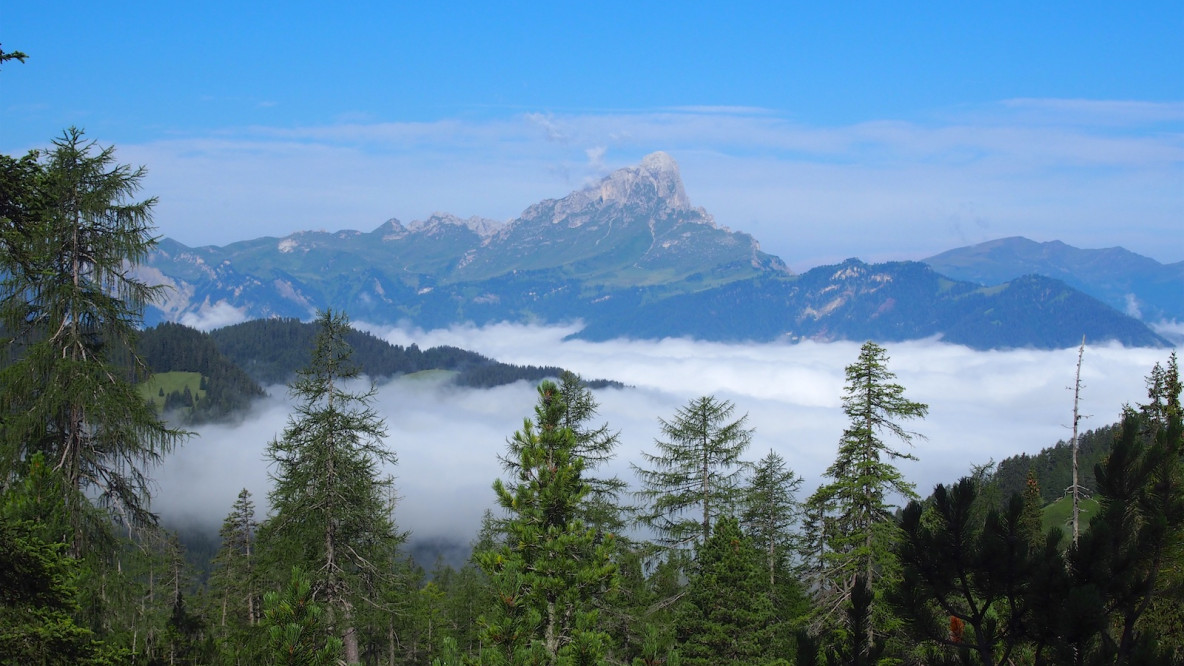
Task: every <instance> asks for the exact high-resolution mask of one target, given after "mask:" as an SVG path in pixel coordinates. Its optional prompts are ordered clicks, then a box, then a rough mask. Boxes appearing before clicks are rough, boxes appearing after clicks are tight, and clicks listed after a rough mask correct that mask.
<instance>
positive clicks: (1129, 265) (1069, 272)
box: [925, 236, 1184, 323]
mask: <svg viewBox="0 0 1184 666" xmlns="http://www.w3.org/2000/svg"><path fill="white" fill-rule="evenodd" d="M1181 248H1184V245H1182V246H1181ZM925 263H926V264H928V265H929V267H930V268H932V269H933V270H935V271H937V272H938V273H941V274H942V275H945V276H947V277H951V278H954V279H955V280H969V281H971V282H977V283H979V284H983V285H988V286H989V285H996V284H1002V283H1004V282H1008V281H1010V280H1014V279H1015V278H1017V277H1020V276H1022V275H1044V276H1047V277H1051V278H1056V279H1058V280H1061V281H1062V282H1064V283H1065V284H1067V285H1069V286H1070V287H1073V288H1074V289H1079V290H1081V291H1083V292H1085V293H1087V294H1089V295H1090V296H1093V297H1094V298H1097V299H1098V300H1100V301H1102V302H1103V303H1105V304H1107V305H1109V306H1110V307H1112V308H1115V309H1116V310H1120V311H1122V312H1125V313H1126V314H1129V315H1131V316H1132V317H1135V318H1137V319H1140V320H1142V321H1144V322H1147V323H1155V322H1160V321H1178V322H1184V261H1180V262H1177V263H1174V264H1166V265H1165V264H1161V263H1159V262H1158V261H1156V260H1154V259H1151V258H1149V257H1144V256H1143V255H1140V254H1135V253H1134V252H1131V251H1129V250H1126V249H1123V248H1121V247H1110V248H1105V249H1102V250H1082V249H1078V248H1075V247H1072V246H1070V245H1065V244H1064V243H1062V242H1060V241H1050V242H1047V243H1037V242H1036V241H1032V240H1028V239H1027V238H1021V237H1018V236H1017V237H1012V238H1001V239H999V240H994V241H990V242H987V243H980V244H978V245H972V246H970V247H962V248H958V249H955V250H949V251H947V252H942V253H941V254H939V255H936V256H933V257H930V258H928V259H926V260H925Z"/></svg>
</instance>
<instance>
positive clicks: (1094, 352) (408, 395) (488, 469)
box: [155, 324, 1168, 541]
mask: <svg viewBox="0 0 1184 666" xmlns="http://www.w3.org/2000/svg"><path fill="white" fill-rule="evenodd" d="M574 330H576V328H575V327H566V328H563V327H531V326H519V325H508V324H507V325H498V326H490V327H484V328H472V327H467V328H466V327H462V328H453V329H449V330H439V331H430V332H423V331H406V330H382V331H377V330H376V331H375V332H376V333H379V334H381V335H383V336H384V337H386V338H387V339H388V340H390V341H392V342H396V343H399V344H408V343H410V342H416V343H417V344H419V345H420V346H421V347H429V346H433V345H440V344H449V345H456V346H459V347H464V348H468V349H472V350H474V351H478V352H480V353H483V354H486V355H488V356H491V357H494V358H497V359H498V360H501V361H505V362H510V363H518V364H534V365H558V366H562V367H566V368H570V369H572V370H574V371H576V372H578V373H580V374H581V375H583V376H584V377H585V378H610V379H616V380H619V381H621V382H624V383H625V384H627V385H629V388H626V389H608V390H603V391H598V392H597V393H596V396H597V399H598V400H599V401H600V418H601V420H602V421H605V422H607V423H608V424H609V425H610V426H611V427H612V428H613V429H614V430H619V431H620V439H621V446H620V448H619V453H618V456H617V458H616V460H615V461H613V463H612V464H611V465H610V466H609V473H615V474H617V475H619V476H620V477H621V478H623V479H625V480H626V481H628V482H629V483H631V484H632V483H635V481H636V480H635V477H634V475H633V473H632V471H631V470H630V468H629V464H630V463H641V452H642V451H650V452H652V451H653V446H652V445H653V440H654V438H655V437H656V436H657V435H658V434H659V429H658V421H657V419H658V417H663V418H670V417H671V416H672V415H673V414H674V412H675V410H676V409H677V408H678V407H680V406H682V405H684V404H686V402H687V401H688V400H690V399H692V398H695V397H698V396H701V395H705V394H714V395H716V396H717V397H719V398H722V399H727V400H731V401H732V402H734V403H735V405H736V407H737V412H738V413H747V414H748V418H749V423H750V425H751V426H752V427H754V428H755V429H756V433H755V437H754V439H753V444H752V447H751V449H750V450H749V452H748V455H747V459H749V460H753V461H755V460H757V459H759V458H761V457H762V456H764V455H765V454H766V453H767V452H768V451H769V450H770V449H772V450H775V451H777V452H778V453H779V454H781V455H782V456H783V457H785V459H786V460H787V461H788V462H789V464H790V466H791V467H793V469H794V470H795V471H796V472H797V473H798V474H799V475H801V476H803V477H804V478H805V479H806V484H805V489H804V491H803V492H804V493H808V492H810V490H811V489H813V488H814V487H815V486H817V485H818V483H820V481H821V479H822V475H823V473H824V472H825V470H826V468H827V466H828V465H829V464H830V463H831V461H832V460H833V459H834V454H835V450H836V447H837V443H838V440H839V436H840V435H841V433H842V431H843V428H844V427H845V426H846V421H845V417H844V416H843V413H842V410H841V396H842V391H843V384H844V368H845V366H847V365H848V364H850V363H852V362H853V361H855V359H856V358H857V356H858V353H859V344H857V343H846V342H844V343H828V344H821V343H810V342H807V343H802V344H797V345H783V344H747V345H732V344H719V343H705V342H695V341H688V340H662V341H613V342H606V343H591V342H584V341H578V340H566V339H565V336H566V335H568V334H570V333H571V332H573V331H574ZM887 349H888V353H889V356H890V357H891V360H890V369H891V370H892V371H894V372H895V373H896V374H897V380H898V382H899V383H900V384H902V385H903V386H904V387H905V389H906V394H907V395H908V397H910V398H911V399H914V400H919V401H922V402H925V403H928V404H929V407H930V411H929V416H928V418H926V419H925V420H923V421H915V422H911V423H909V424H908V425H909V426H910V429H911V430H915V431H917V432H919V433H921V434H922V435H924V436H925V437H926V438H927V439H926V440H918V441H917V443H916V447H915V448H914V449H913V453H914V454H915V455H916V456H917V457H918V458H919V460H918V461H916V462H909V461H902V462H900V463H899V467H900V469H901V470H902V472H903V473H904V474H905V476H906V477H907V478H908V479H909V480H910V481H912V482H914V483H916V485H917V488H918V492H920V493H921V494H923V495H924V494H927V493H928V492H929V491H930V490H931V489H932V487H933V485H934V484H936V483H939V482H947V481H952V480H956V479H957V478H959V477H960V476H962V475H964V474H966V473H967V472H968V471H969V470H970V467H971V465H974V464H981V463H986V462H988V461H991V460H995V461H999V460H1001V459H1003V458H1005V457H1007V456H1010V455H1013V454H1016V453H1020V452H1028V453H1036V452H1038V451H1040V449H1042V448H1045V447H1047V446H1050V445H1052V444H1054V443H1055V442H1056V441H1058V440H1061V439H1068V437H1069V433H1070V431H1069V429H1068V428H1067V425H1068V424H1069V423H1070V421H1071V414H1072V409H1073V404H1072V401H1073V394H1072V391H1071V390H1070V387H1071V386H1072V384H1073V373H1074V369H1075V365H1076V361H1077V358H1076V355H1077V350H1076V349H1066V350H1060V351H1051V352H1050V351H1034V350H1013V351H991V352H978V351H972V350H969V349H966V348H964V347H959V346H954V345H948V344H944V343H941V342H934V341H919V342H907V343H899V344H891V345H887ZM1167 357H1168V352H1167V351H1166V350H1162V349H1125V348H1122V347H1118V346H1109V345H1107V346H1088V347H1087V348H1086V350H1085V358H1084V363H1083V365H1082V381H1083V387H1084V388H1083V392H1082V404H1081V412H1082V413H1083V414H1085V415H1087V416H1088V418H1087V419H1086V420H1085V421H1083V427H1084V428H1085V429H1090V428H1095V427H1099V426H1103V425H1107V424H1109V423H1113V422H1115V421H1116V420H1118V418H1119V414H1120V411H1121V409H1122V406H1123V405H1124V404H1130V403H1136V402H1139V401H1142V400H1144V399H1145V394H1146V390H1145V386H1144V377H1145V376H1146V375H1147V373H1148V371H1149V370H1150V369H1151V367H1152V365H1154V364H1155V363H1156V362H1160V363H1162V362H1164V361H1165V360H1166V359H1167ZM286 398H287V393H286V390H285V389H284V388H283V387H275V388H273V389H272V398H270V399H268V400H265V401H262V402H261V403H260V404H258V405H257V407H256V408H255V409H254V410H253V411H252V413H251V414H250V416H249V417H248V418H247V419H245V420H244V421H243V422H242V423H240V424H235V425H211V426H203V427H201V428H199V429H198V436H197V437H195V438H193V439H192V440H191V441H189V443H187V444H186V445H184V446H183V447H182V448H181V449H180V450H179V451H177V452H176V453H174V454H173V455H172V456H171V457H170V458H169V459H168V460H167V461H166V463H165V464H164V465H162V466H161V468H159V469H158V470H157V471H156V474H155V476H156V478H157V479H158V481H159V486H160V487H159V490H158V492H157V499H156V501H155V507H156V509H157V510H159V511H160V512H161V513H162V515H163V516H164V517H165V519H166V521H169V522H193V521H196V522H198V523H200V524H203V525H207V526H209V527H211V528H214V529H216V528H217V526H218V525H219V524H220V523H221V521H222V519H223V518H224V517H225V515H226V514H227V513H228V512H229V510H230V505H231V504H232V503H233V501H234V499H235V497H236V495H237V493H238V491H239V489H241V488H243V487H246V488H248V489H250V490H251V492H252V493H253V494H254V496H255V499H256V502H257V504H258V506H259V507H260V510H261V511H260V513H261V517H262V514H263V512H264V511H265V510H266V495H267V491H268V488H269V480H268V470H267V467H266V464H265V462H264V460H263V452H264V450H265V448H266V445H267V443H268V442H269V441H270V440H271V439H272V438H274V437H276V436H277V435H278V434H279V433H280V432H281V431H282V429H283V427H284V425H285V423H286V420H287V418H288V413H289V409H288V405H287V402H286ZM535 400H536V394H535V390H534V387H533V386H531V385H528V384H526V383H518V384H514V385H510V386H503V387H499V388H495V389H489V390H474V389H461V388H456V387H453V386H449V385H447V384H446V383H444V382H443V381H442V380H441V379H440V378H438V377H437V378H434V379H432V378H404V379H399V380H396V381H392V382H390V383H387V384H384V385H383V386H381V387H380V388H379V391H378V395H377V399H376V404H375V406H376V407H377V408H378V411H379V413H380V414H381V415H382V416H383V417H384V418H385V420H386V424H387V428H388V430H389V433H388V437H387V440H386V441H387V443H388V445H389V446H390V447H391V448H393V449H394V450H395V451H396V452H397V454H398V457H399V464H398V465H397V467H395V468H394V469H392V470H391V471H392V473H393V474H394V475H395V477H396V486H397V488H398V494H399V495H400V497H401V500H400V503H399V505H398V507H397V509H396V520H397V521H398V523H399V525H400V527H401V528H403V529H409V530H411V531H412V532H413V536H414V537H415V538H432V537H445V538H453V539H458V540H460V541H468V540H469V539H471V538H472V537H474V536H475V534H476V531H477V528H478V526H479V523H480V518H481V514H482V512H483V511H484V509H486V508H487V507H492V505H493V492H492V490H490V484H491V483H492V482H493V480H494V479H495V478H497V477H498V476H501V475H502V470H501V468H500V467H499V465H498V462H497V456H498V454H499V453H501V452H502V451H503V450H504V446H505V440H506V438H507V437H509V436H510V435H511V434H512V433H513V432H514V431H515V430H516V429H519V428H521V426H522V420H523V418H525V417H527V416H530V415H532V413H533V412H532V409H533V406H534V403H535Z"/></svg>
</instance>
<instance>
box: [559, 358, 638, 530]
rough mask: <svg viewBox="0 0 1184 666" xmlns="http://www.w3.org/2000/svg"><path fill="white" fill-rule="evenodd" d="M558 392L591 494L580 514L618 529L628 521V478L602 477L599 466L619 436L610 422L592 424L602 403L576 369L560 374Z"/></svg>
mask: <svg viewBox="0 0 1184 666" xmlns="http://www.w3.org/2000/svg"><path fill="white" fill-rule="evenodd" d="M559 394H560V395H561V396H562V398H563V404H564V405H565V406H566V411H565V412H564V413H563V418H562V419H561V423H562V424H563V426H564V427H565V428H567V429H569V430H571V432H572V435H574V436H575V438H576V446H575V449H574V451H573V452H574V454H575V455H577V456H579V457H580V458H582V459H583V460H584V482H585V483H586V484H587V485H588V494H587V495H586V496H585V498H584V500H583V502H582V508H581V516H580V517H581V518H582V519H583V521H584V522H585V523H586V524H587V525H589V526H591V527H594V528H596V529H598V530H601V531H609V532H619V531H620V530H621V529H622V528H623V527H624V523H625V521H624V520H623V519H622V518H621V508H620V502H619V497H620V494H621V491H622V490H624V488H625V482H624V481H622V480H621V479H619V478H617V477H611V478H601V477H599V476H596V475H595V472H596V470H597V469H598V468H599V467H601V466H602V465H604V464H605V463H607V462H609V461H610V460H612V458H613V456H614V455H615V453H614V452H615V451H616V448H617V446H618V445H619V444H620V437H619V434H618V433H617V432H614V431H613V430H611V429H610V428H609V427H608V424H607V423H601V424H600V425H593V424H592V421H593V420H594V419H595V418H596V414H597V410H598V409H599V408H600V404H599V403H598V402H597V401H596V396H594V395H592V391H591V389H589V388H588V385H587V384H586V383H584V380H583V379H582V378H581V377H580V376H579V375H577V374H575V373H573V372H568V371H566V370H565V371H564V372H563V373H562V374H561V375H560V377H559Z"/></svg>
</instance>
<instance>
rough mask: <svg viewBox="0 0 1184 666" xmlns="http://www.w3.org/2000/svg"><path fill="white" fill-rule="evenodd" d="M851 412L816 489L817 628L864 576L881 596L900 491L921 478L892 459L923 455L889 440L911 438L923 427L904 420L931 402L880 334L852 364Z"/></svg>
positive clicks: (836, 613) (879, 620) (910, 495)
mask: <svg viewBox="0 0 1184 666" xmlns="http://www.w3.org/2000/svg"><path fill="white" fill-rule="evenodd" d="M846 375H847V381H846V386H845V388H844V394H843V413H844V414H846V415H847V418H848V419H849V425H848V426H847V429H846V430H844V431H843V436H842V438H841V439H840V441H839V451H838V455H837V457H836V458H835V462H834V463H833V464H831V466H830V467H829V468H827V470H826V476H827V477H829V478H830V481H829V482H828V483H825V484H823V485H822V486H821V487H819V488H818V490H817V491H815V493H814V494H813V495H812V496H811V498H810V500H809V502H808V504H809V505H810V507H811V509H810V511H811V512H812V513H813V516H812V517H811V519H812V520H814V521H816V522H818V523H819V524H820V525H821V529H818V530H817V531H816V532H815V539H816V543H815V544H814V546H813V547H812V548H811V550H812V552H814V553H815V555H816V556H817V557H816V559H815V561H816V562H818V563H820V564H821V569H820V570H818V571H817V573H819V574H820V575H819V576H818V577H817V578H816V579H815V580H814V581H813V587H814V589H815V594H816V597H817V598H816V610H817V612H818V616H817V618H816V621H815V623H814V627H815V630H822V629H825V628H827V627H828V626H831V627H833V626H835V623H836V622H837V621H838V620H839V618H840V616H841V614H842V613H843V612H844V611H843V609H844V608H845V607H847V606H849V604H850V601H851V595H852V592H853V590H854V589H855V582H856V578H857V577H862V579H863V580H864V581H866V584H867V585H868V586H869V588H870V589H871V590H872V592H873V593H874V594H875V595H876V596H877V597H878V596H879V595H880V594H881V592H882V588H883V586H882V585H881V584H880V581H881V579H882V578H883V577H885V576H890V575H891V572H892V571H893V570H894V568H895V557H894V555H893V554H892V544H893V542H894V541H895V540H896V538H897V528H896V523H895V520H894V519H893V510H894V509H895V508H896V507H895V505H894V504H892V501H893V499H894V497H893V496H894V495H895V496H899V497H901V498H904V499H906V500H909V499H916V497H917V495H916V493H915V492H914V490H913V484H911V483H909V482H908V481H906V480H905V478H904V475H903V474H901V473H900V471H899V470H898V469H897V468H896V467H895V466H894V465H893V464H892V462H893V461H895V460H899V459H904V460H915V459H916V458H915V457H914V456H913V455H912V454H910V453H907V452H905V451H901V450H900V449H898V448H895V447H894V446H892V445H891V444H890V443H889V442H888V441H886V440H885V435H888V436H891V437H893V438H895V439H897V440H899V441H901V442H904V443H905V444H911V443H912V440H913V439H914V438H915V437H917V436H918V435H916V433H913V432H910V431H908V430H905V428H904V427H903V426H902V425H900V422H901V421H905V420H910V419H917V418H923V417H924V416H925V414H926V413H927V412H928V410H929V408H928V406H927V405H925V404H923V403H919V402H914V401H912V400H909V399H908V398H906V397H905V395H904V387H903V386H901V385H900V384H897V383H895V381H894V380H895V378H896V375H895V374H893V373H892V372H891V371H890V370H889V369H888V354H887V352H886V351H885V350H884V348H883V347H881V346H879V345H877V344H876V343H874V342H871V341H869V342H866V343H864V345H863V347H862V348H861V349H860V352H859V358H858V360H857V361H856V362H855V363H853V364H851V365H849V366H847V368H846ZM872 613H873V616H874V620H875V621H874V622H873V623H872V624H871V625H869V626H871V627H873V628H872V629H869V635H868V638H867V640H866V641H865V645H868V646H870V645H873V644H875V640H874V637H873V636H872V635H871V633H872V632H873V631H874V630H875V627H882V626H884V625H885V624H886V623H887V622H888V617H887V614H886V613H884V612H883V611H882V609H881V608H880V604H874V605H873V607H872Z"/></svg>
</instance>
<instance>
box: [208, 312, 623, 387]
mask: <svg viewBox="0 0 1184 666" xmlns="http://www.w3.org/2000/svg"><path fill="white" fill-rule="evenodd" d="M316 332H317V327H316V325H315V324H313V323H305V322H301V321H299V320H296V319H257V320H254V321H248V322H244V323H242V324H236V325H234V326H227V327H225V328H220V329H216V330H214V331H212V332H211V333H210V338H211V339H212V340H213V342H214V344H215V346H216V347H217V348H218V350H219V351H220V352H221V353H223V354H225V355H226V357H227V358H229V359H231V360H232V361H234V362H235V363H236V364H237V365H238V366H239V367H241V368H242V369H243V370H244V371H246V372H247V374H249V375H250V376H251V377H253V378H254V379H255V380H256V381H258V382H260V383H262V384H283V383H286V382H288V381H289V380H290V379H292V377H294V376H295V375H296V372H297V371H298V370H299V369H300V368H302V367H304V365H305V364H306V363H307V362H308V354H309V351H310V350H311V349H312V347H313V342H314V340H315V338H316ZM345 341H346V342H347V343H348V344H349V345H350V347H351V348H352V349H353V350H354V352H353V362H354V363H356V364H357V365H358V367H359V368H360V370H361V372H362V373H363V374H365V375H367V376H369V377H370V378H372V379H376V380H377V379H385V378H389V377H394V376H397V375H403V374H409V373H413V372H422V371H425V370H448V371H451V372H455V373H457V374H456V377H454V378H453V382H454V383H455V384H457V385H459V386H468V387H472V388H489V387H492V386H501V385H503V384H512V383H514V382H516V381H519V380H528V381H538V380H540V379H543V378H546V377H559V376H560V374H562V373H563V369H562V368H556V367H536V366H517V365H512V364H508V363H499V362H498V361H495V360H493V359H490V358H487V357H485V356H482V355H481V354H477V353H475V352H471V351H466V350H464V349H459V348H457V347H449V346H440V347H431V348H428V349H424V350H421V349H420V348H419V347H418V346H417V345H414V344H412V345H410V346H408V347H404V346H402V345H393V344H391V343H389V342H387V341H385V340H381V339H379V338H377V337H375V336H373V335H371V334H370V333H366V332H363V331H359V330H356V329H353V328H351V329H349V330H348V331H346V333H345ZM592 385H593V386H607V385H615V386H620V384H619V383H616V382H611V381H607V380H599V381H594V382H593V383H592Z"/></svg>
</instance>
